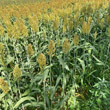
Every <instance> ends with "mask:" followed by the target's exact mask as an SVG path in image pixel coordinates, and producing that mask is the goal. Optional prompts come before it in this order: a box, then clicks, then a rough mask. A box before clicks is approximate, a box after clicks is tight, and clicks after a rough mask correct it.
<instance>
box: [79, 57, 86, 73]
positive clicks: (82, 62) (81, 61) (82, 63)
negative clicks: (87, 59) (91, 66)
mask: <svg viewBox="0 0 110 110" xmlns="http://www.w3.org/2000/svg"><path fill="white" fill-rule="evenodd" d="M78 60H79V62H80V64H81V66H82V69H83V73H85V63H84V61H83V60H81V59H80V58H78Z"/></svg>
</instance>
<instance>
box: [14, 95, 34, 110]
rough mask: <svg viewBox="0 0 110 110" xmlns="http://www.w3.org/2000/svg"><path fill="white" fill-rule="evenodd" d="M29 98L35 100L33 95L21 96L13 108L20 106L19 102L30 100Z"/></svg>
mask: <svg viewBox="0 0 110 110" xmlns="http://www.w3.org/2000/svg"><path fill="white" fill-rule="evenodd" d="M31 100H35V99H34V98H33V97H30V96H27V97H23V98H21V99H20V100H19V101H18V102H17V103H16V104H15V106H14V109H15V108H18V107H19V106H20V104H22V103H23V102H25V101H31Z"/></svg>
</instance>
